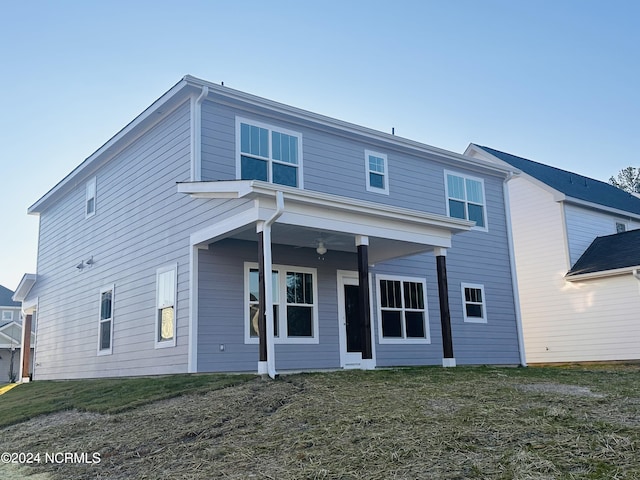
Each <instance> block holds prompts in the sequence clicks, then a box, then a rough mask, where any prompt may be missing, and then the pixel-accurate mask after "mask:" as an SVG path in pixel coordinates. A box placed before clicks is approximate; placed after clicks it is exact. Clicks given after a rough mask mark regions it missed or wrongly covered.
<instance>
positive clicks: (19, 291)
mask: <svg viewBox="0 0 640 480" xmlns="http://www.w3.org/2000/svg"><path fill="white" fill-rule="evenodd" d="M36 279H37V276H36V274H35V273H25V274H24V275H23V276H22V279H21V280H20V283H19V284H18V286H17V287H16V291H15V292H14V293H13V296H12V297H11V299H12V300H13V301H14V302H22V301H24V299H25V298H27V295H29V292H30V291H31V289H32V288H33V285H34V284H35V283H36Z"/></svg>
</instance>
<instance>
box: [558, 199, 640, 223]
mask: <svg viewBox="0 0 640 480" xmlns="http://www.w3.org/2000/svg"><path fill="white" fill-rule="evenodd" d="M563 200H564V201H565V202H566V203H570V204H573V205H578V206H580V207H584V208H588V209H590V210H599V211H601V212H606V213H611V214H614V215H618V216H620V217H626V218H633V219H635V220H640V215H638V214H637V213H632V212H627V211H626V210H619V209H617V208H613V207H607V206H606V205H602V204H600V203H593V202H587V201H586V200H580V199H579V198H574V197H565V198H564V199H563Z"/></svg>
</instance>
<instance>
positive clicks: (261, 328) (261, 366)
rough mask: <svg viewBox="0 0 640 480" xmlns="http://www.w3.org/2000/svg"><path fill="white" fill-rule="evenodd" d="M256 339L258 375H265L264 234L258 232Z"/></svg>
mask: <svg viewBox="0 0 640 480" xmlns="http://www.w3.org/2000/svg"><path fill="white" fill-rule="evenodd" d="M258 295H259V298H258V312H259V313H258V339H259V342H260V348H259V350H260V359H259V361H258V373H259V374H261V375H264V374H266V373H267V336H266V335H265V334H266V332H267V315H266V309H265V305H266V301H265V285H264V232H262V231H261V232H258Z"/></svg>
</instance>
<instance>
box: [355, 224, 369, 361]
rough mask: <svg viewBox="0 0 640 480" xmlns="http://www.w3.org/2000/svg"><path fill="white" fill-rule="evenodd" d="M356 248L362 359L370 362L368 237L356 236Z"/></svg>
mask: <svg viewBox="0 0 640 480" xmlns="http://www.w3.org/2000/svg"><path fill="white" fill-rule="evenodd" d="M356 247H358V282H359V288H358V297H359V298H358V303H359V306H360V328H361V332H362V359H363V360H371V359H372V358H373V354H372V350H371V315H370V313H369V305H370V300H369V298H370V295H369V237H367V236H364V235H356Z"/></svg>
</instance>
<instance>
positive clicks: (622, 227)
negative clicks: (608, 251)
mask: <svg viewBox="0 0 640 480" xmlns="http://www.w3.org/2000/svg"><path fill="white" fill-rule="evenodd" d="M626 231H627V224H626V223H622V222H616V233H622V232H626Z"/></svg>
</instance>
